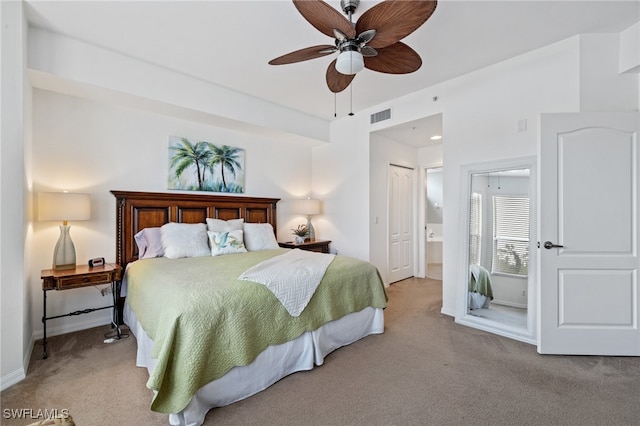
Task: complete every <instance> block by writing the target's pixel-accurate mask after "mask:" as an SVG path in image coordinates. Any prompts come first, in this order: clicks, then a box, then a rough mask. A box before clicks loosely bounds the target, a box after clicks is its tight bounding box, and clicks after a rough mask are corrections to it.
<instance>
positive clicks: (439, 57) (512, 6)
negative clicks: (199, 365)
mask: <svg viewBox="0 0 640 426" xmlns="http://www.w3.org/2000/svg"><path fill="white" fill-rule="evenodd" d="M328 3H329V4H331V5H332V6H334V7H335V8H336V9H338V10H339V8H340V6H339V4H340V2H339V1H329V2H328ZM376 3H377V2H370V1H363V2H362V3H361V5H360V7H359V9H358V11H357V13H356V15H354V21H355V20H356V19H357V18H358V16H360V15H361V13H362V12H363V11H364V10H366V9H368V8H370V7H371V6H372V5H375V4H376ZM26 4H27V5H26V10H27V17H28V19H29V22H30V24H31V25H34V26H38V27H43V28H46V29H49V30H51V31H55V32H59V33H62V34H65V35H68V36H71V37H75V38H78V39H81V40H83V41H86V42H89V43H93V44H96V45H98V46H102V47H105V48H109V49H112V50H114V51H117V52H121V53H124V54H126V55H129V56H132V57H137V58H140V59H142V60H145V61H148V62H150V63H154V64H157V65H160V66H163V67H167V68H170V69H173V70H176V71H179V72H182V73H185V74H189V75H191V76H195V77H198V78H200V79H203V80H206V81H210V82H212V83H215V84H219V85H222V86H226V87H229V88H232V89H234V90H236V91H239V92H243V93H247V94H251V95H253V96H256V97H259V98H262V99H266V100H269V101H271V102H274V103H276V104H280V105H284V106H287V107H289V108H292V109H296V110H300V111H304V112H306V113H308V114H310V115H313V116H317V117H320V118H323V119H326V120H332V119H333V118H334V106H335V105H337V107H335V108H336V109H337V116H338V117H343V116H345V115H346V114H347V113H348V112H349V111H350V110H351V109H352V110H353V111H354V112H356V113H357V112H358V111H361V110H363V109H366V108H369V107H372V106H375V105H378V104H381V103H384V102H385V101H387V100H390V99H394V98H397V97H399V96H402V95H406V94H408V93H411V92H415V91H417V90H419V89H422V88H425V87H429V86H432V85H434V84H436V83H439V82H442V81H445V80H448V79H451V78H453V77H456V76H459V75H462V74H465V73H468V72H470V71H473V70H477V69H479V68H482V67H485V66H487V65H490V64H492V63H495V62H498V61H501V60H504V59H507V58H510V57H513V56H515V55H518V54H521V53H524V52H527V51H529V50H532V49H535V48H538V47H542V46H545V45H548V44H550V43H553V42H555V41H559V40H562V39H565V38H567V37H570V36H572V35H575V34H580V33H597V32H619V31H621V30H623V29H625V28H628V27H629V26H631V25H632V24H633V23H635V22H637V21H638V20H639V19H640V7H639V5H640V1H638V0H633V1H632V0H625V1H547V0H538V1H517V0H505V1H483V0H471V1H457V0H441V1H440V2H439V4H438V7H437V8H436V11H435V13H434V14H433V16H432V17H431V18H430V19H429V20H428V21H427V22H426V23H425V24H424V25H423V26H422V27H420V28H419V29H418V30H416V31H415V32H414V33H412V34H410V35H409V36H408V37H406V38H405V39H404V40H403V41H404V42H405V43H406V44H408V45H409V46H411V47H412V48H413V49H414V50H415V51H416V52H418V54H419V55H420V56H421V57H422V60H423V65H422V67H421V68H420V69H419V70H418V71H416V72H415V73H412V74H408V75H388V74H381V73H377V72H374V71H370V70H364V71H362V72H361V73H359V74H358V75H357V76H356V78H355V80H354V83H353V92H352V94H350V93H349V89H347V90H345V91H344V92H342V93H340V94H338V96H337V99H334V95H333V94H332V93H331V92H330V91H329V90H328V89H327V87H326V83H325V72H326V68H327V66H328V65H329V63H330V62H331V61H332V60H333V55H330V56H326V57H323V58H318V59H314V60H310V61H306V62H302V63H297V64H290V65H280V66H272V65H268V63H267V62H268V61H269V60H271V59H273V58H274V57H277V56H280V55H282V54H285V53H289V52H291V51H294V50H297V49H301V48H304V47H308V46H313V45H318V44H331V43H333V40H332V39H330V38H329V37H327V36H326V35H324V34H322V33H320V32H319V31H318V30H316V29H315V28H313V27H312V26H311V25H310V24H309V23H308V22H307V21H306V20H305V19H304V18H303V17H302V16H301V15H300V14H299V13H298V11H297V10H296V8H295V7H294V5H293V3H292V2H291V1H288V0H279V1H271V0H256V1H246V0H242V1H238V0H235V1H217V0H200V1H184V0H182V1H163V0H155V1H150V0H143V1H126V0H117V1H115V0H112V1H90V0H85V1H55V0H46V1H36V0H26ZM351 102H352V106H351ZM414 124H415V123H414ZM410 127H415V126H410ZM412 131H413V132H414V133H415V130H412Z"/></svg>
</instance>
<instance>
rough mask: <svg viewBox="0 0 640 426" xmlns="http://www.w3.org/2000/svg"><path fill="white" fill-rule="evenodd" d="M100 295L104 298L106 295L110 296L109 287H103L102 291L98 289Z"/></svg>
mask: <svg viewBox="0 0 640 426" xmlns="http://www.w3.org/2000/svg"><path fill="white" fill-rule="evenodd" d="M100 293H101V294H102V295H103V296H106V295H107V294H111V286H108V287H105V288H103V289H100Z"/></svg>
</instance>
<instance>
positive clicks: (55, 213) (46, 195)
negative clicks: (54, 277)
mask: <svg viewBox="0 0 640 426" xmlns="http://www.w3.org/2000/svg"><path fill="white" fill-rule="evenodd" d="M90 217H91V196H90V195H89V194H74V193H70V192H40V193H39V194H38V220H40V221H46V220H58V221H59V220H61V221H62V225H60V237H59V238H58V242H57V243H56V248H55V250H54V251H53V269H54V270H64V269H74V268H75V267H76V248H75V246H74V245H73V241H72V240H71V236H70V235H69V229H70V228H71V226H70V225H68V221H70V220H72V221H73V220H89V219H90Z"/></svg>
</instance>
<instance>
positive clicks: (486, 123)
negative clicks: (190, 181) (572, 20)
mask: <svg viewBox="0 0 640 426" xmlns="http://www.w3.org/2000/svg"><path fill="white" fill-rule="evenodd" d="M607 60H608V59H607ZM580 65H581V63H580V38H579V37H573V38H570V39H567V40H565V41H562V42H559V43H555V44H553V45H550V46H547V47H544V48H541V49H538V50H536V51H533V52H530V53H528V54H525V55H521V56H518V57H515V58H512V59H510V60H507V61H504V62H502V63H499V64H495V65H492V66H489V67H487V68H484V69H482V70H479V71H477V72H474V73H471V74H467V75H465V76H462V77H459V78H456V79H454V80H450V81H447V82H445V83H442V84H440V85H437V86H433V87H430V88H427V89H425V90H423V91H420V92H417V93H413V94H411V95H409V96H405V97H403V98H399V99H396V100H394V101H393V102H388V103H385V104H382V105H379V106H377V107H375V108H372V109H371V110H367V111H363V112H361V113H358V114H356V115H355V116H354V117H345V118H342V119H340V120H337V121H336V122H334V123H333V125H332V130H333V132H332V138H331V143H330V144H329V145H330V148H327V147H321V148H314V157H313V162H314V171H315V170H320V169H324V168H325V167H326V168H329V169H331V170H332V171H334V169H335V168H334V167H333V166H332V164H331V162H332V160H333V158H332V157H331V156H330V155H326V156H319V155H318V156H317V155H316V151H318V150H319V149H321V150H329V149H330V150H331V151H332V152H334V153H336V155H338V154H339V153H340V149H341V148H342V147H348V155H349V158H351V159H354V158H359V157H362V156H365V155H368V144H367V142H368V139H369V132H372V131H375V130H377V129H379V128H381V126H384V127H387V126H394V125H396V124H399V123H402V122H406V121H411V120H415V119H417V118H420V117H426V116H430V115H433V114H437V113H442V114H443V134H444V135H445V142H444V143H443V170H444V187H445V199H444V205H445V206H446V209H445V216H444V224H443V234H444V243H443V252H444V271H443V307H442V312H443V313H446V314H449V315H454V314H455V307H456V301H457V298H458V297H459V296H458V294H459V292H460V291H462V290H463V289H464V283H465V279H464V277H461V276H460V270H461V267H460V261H461V259H462V256H460V253H463V252H464V250H466V249H465V248H463V247H462V240H463V238H462V237H463V236H462V235H461V232H460V229H461V226H460V224H461V220H462V218H461V217H460V215H459V212H460V210H461V208H460V207H461V206H460V196H459V191H460V187H461V184H460V166H461V165H463V164H469V163H476V162H482V161H494V160H498V159H508V158H517V157H525V156H531V155H535V154H536V144H537V128H538V116H539V114H540V113H541V112H551V111H553V112H570V111H579V110H580V97H581V95H583V96H584V95H585V93H587V92H588V91H589V90H596V89H592V88H589V87H585V86H584V85H583V86H581V85H580ZM606 65H608V64H604V66H605V67H606ZM594 66H598V64H595V65H594ZM606 69H608V67H606ZM603 81H604V82H606V81H607V80H605V79H599V82H603ZM594 84H595V79H594ZM597 90H601V88H598V89H597ZM435 96H437V97H438V102H434V101H433V98H434V97H435ZM609 107H610V108H626V107H627V99H626V98H625V99H622V100H621V102H620V105H616V104H615V99H612V100H611V102H610V105H609ZM386 108H391V110H392V119H390V120H387V121H385V122H383V123H377V124H376V125H373V126H371V125H369V123H368V120H369V115H370V114H371V113H373V112H376V111H379V110H383V109H386ZM520 120H526V123H527V130H526V131H523V132H519V131H518V122H519V121H520ZM356 148H358V150H356ZM347 170H349V169H348V168H347V169H335V173H337V174H343V175H344V174H346V171H347ZM358 172H359V173H367V170H366V169H365V167H364V166H362V167H361V168H359V169H358ZM319 176H320V175H319V174H318V173H315V174H314V185H315V183H316V180H315V179H316V178H319ZM334 187H336V186H334ZM336 191H337V192H338V193H342V194H343V198H344V199H351V208H350V209H346V208H345V209H344V211H343V216H342V217H339V218H335V220H337V221H340V222H341V223H347V222H349V223H351V225H352V227H355V228H353V229H350V232H351V235H363V234H365V233H366V231H367V229H370V227H371V225H370V222H368V221H365V220H360V222H358V219H361V218H370V217H371V214H369V211H368V209H369V205H370V202H369V199H368V197H366V195H363V194H362V192H361V190H358V189H357V188H356V187H355V186H353V187H351V188H350V189H345V188H343V187H339V188H338V187H336ZM347 193H348V195H344V194H347ZM327 196H328V197H330V196H331V195H330V194H328V195H327ZM363 247H365V248H366V247H370V245H368V244H366V245H365V244H363ZM364 254H365V255H366V256H368V257H369V258H376V259H377V258H380V257H379V254H378V253H373V252H371V251H370V252H369V253H364Z"/></svg>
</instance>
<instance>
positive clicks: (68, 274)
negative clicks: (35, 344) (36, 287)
mask: <svg viewBox="0 0 640 426" xmlns="http://www.w3.org/2000/svg"><path fill="white" fill-rule="evenodd" d="M40 278H41V279H42V308H43V314H42V324H43V327H44V338H43V340H42V359H46V358H47V356H48V354H47V321H48V320H52V319H55V318H62V317H69V316H74V315H81V314H88V313H89V312H93V311H99V310H101V309H109V308H113V319H112V324H113V325H114V326H115V328H116V333H117V338H118V339H119V338H120V327H119V325H118V324H119V321H118V318H116V317H117V305H118V291H119V287H120V285H119V284H120V280H121V279H122V267H121V266H120V265H117V264H115V263H107V264H105V265H104V266H96V267H93V268H90V267H89V266H88V265H76V267H75V269H67V270H62V271H56V270H53V269H43V270H42V271H41V273H40ZM98 284H111V295H112V296H113V304H111V305H109V306H103V307H101V308H90V309H84V310H81V311H75V312H70V313H68V314H64V315H56V316H53V317H47V291H49V290H72V289H74V288H81V287H89V286H94V285H98Z"/></svg>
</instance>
